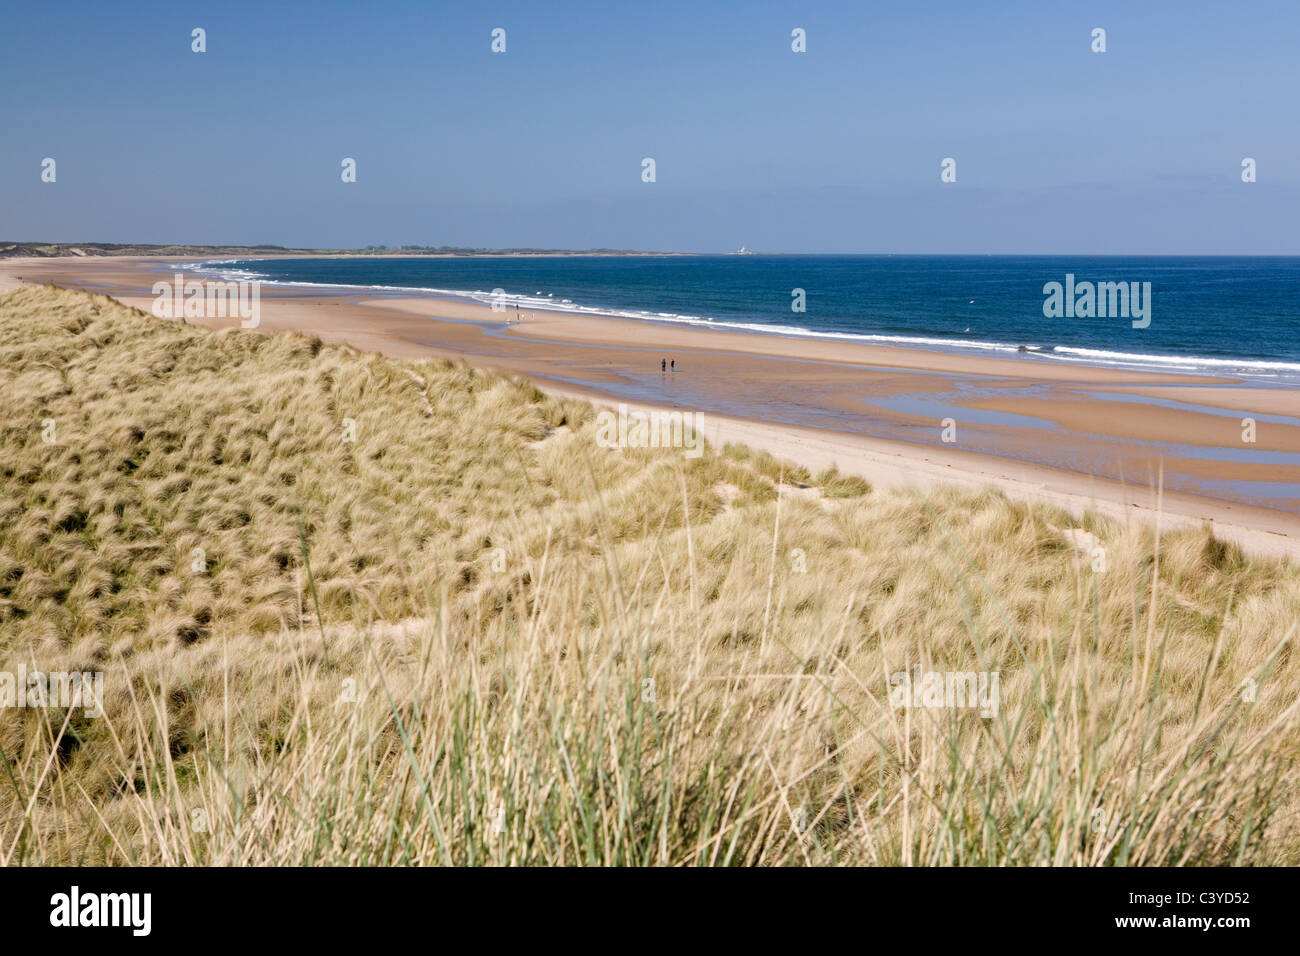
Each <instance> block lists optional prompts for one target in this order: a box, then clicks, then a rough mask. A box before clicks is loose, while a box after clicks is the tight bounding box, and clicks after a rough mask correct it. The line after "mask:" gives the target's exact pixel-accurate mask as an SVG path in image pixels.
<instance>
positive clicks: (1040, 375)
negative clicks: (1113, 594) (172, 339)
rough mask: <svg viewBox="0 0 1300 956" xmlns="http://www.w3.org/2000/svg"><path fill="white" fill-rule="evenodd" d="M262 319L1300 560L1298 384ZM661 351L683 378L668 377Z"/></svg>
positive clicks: (564, 332)
mask: <svg viewBox="0 0 1300 956" xmlns="http://www.w3.org/2000/svg"><path fill="white" fill-rule="evenodd" d="M177 261H180V260H177V259H171V260H167V259H141V258H111V257H104V258H75V259H65V258H59V259H10V260H5V261H3V262H0V287H4V286H12V285H15V284H18V283H19V282H20V281H21V282H24V283H28V282H36V283H50V284H54V285H58V286H63V287H67V288H76V289H82V290H85V291H89V292H99V293H105V294H108V295H112V296H113V297H115V298H117V299H119V300H121V301H123V302H125V303H127V304H129V305H133V306H136V307H138V308H141V309H143V310H145V311H148V310H149V308H150V306H151V304H152V302H153V296H152V294H151V291H150V287H151V286H152V284H153V283H154V282H155V281H157V280H158V279H159V278H162V277H164V276H165V275H166V274H167V273H168V272H169V271H170V269H171V267H172V266H173V265H174V264H175V263H176V262H177ZM305 292H306V293H307V294H304V293H305ZM210 324H212V325H215V326H221V325H235V324H237V322H236V321H235V320H230V319H227V320H213V321H212V322H211V323H210ZM260 329H261V331H267V332H270V331H280V330H296V331H301V332H308V333H313V334H316V335H319V336H320V337H321V338H322V339H324V340H326V341H335V342H347V343H349V344H351V345H353V346H355V347H357V348H361V349H366V350H373V351H378V352H382V353H384V354H388V355H392V356H396V357H403V358H418V357H421V356H443V357H448V358H460V359H464V360H466V361H469V362H471V363H473V364H476V365H482V366H488V367H494V368H500V369H505V370H508V371H510V372H513V373H516V374H519V375H523V376H526V377H528V378H529V379H531V380H533V381H535V382H536V383H537V384H538V385H539V386H541V387H543V388H545V389H547V390H549V391H552V392H558V393H567V394H575V395H582V396H584V397H586V398H590V399H592V400H594V401H597V402H603V403H617V402H628V403H630V404H634V405H637V406H640V407H675V408H682V409H687V410H694V411H698V412H700V413H702V414H703V416H704V420H705V422H706V426H705V432H706V435H707V436H708V437H709V439H710V440H712V441H715V442H729V441H739V442H744V443H746V444H749V445H752V446H755V447H759V448H763V449H766V450H768V451H771V452H772V453H774V454H777V455H779V456H781V457H785V458H788V459H790V460H793V461H796V462H798V463H800V464H803V465H805V466H807V467H809V468H821V467H824V466H826V465H829V464H832V463H834V464H836V465H837V466H838V467H839V468H840V469H841V470H843V471H846V472H849V473H853V474H859V475H862V476H863V477H865V478H867V479H868V480H870V481H871V482H873V483H874V484H877V485H880V486H887V487H888V486H914V487H921V488H925V487H929V486H932V485H934V484H935V483H940V482H954V483H958V484H964V485H972V486H974V485H987V484H992V485H995V486H997V487H999V488H1001V489H1002V490H1003V491H1005V492H1006V493H1007V494H1009V495H1011V496H1013V497H1018V498H1033V499H1039V500H1045V501H1050V502H1052V503H1054V504H1058V505H1061V506H1063V507H1065V508H1067V509H1069V510H1071V511H1074V512H1076V513H1080V512H1082V511H1083V510H1085V509H1087V508H1095V509H1096V510H1098V511H1100V512H1103V513H1107V514H1110V515H1117V516H1126V517H1133V518H1138V517H1141V518H1144V519H1150V518H1151V517H1152V516H1153V513H1154V512H1155V511H1156V509H1157V508H1158V509H1159V511H1160V520H1161V521H1162V522H1165V523H1166V524H1185V523H1188V522H1192V523H1200V522H1209V523H1211V524H1212V525H1213V526H1214V528H1215V530H1216V532H1217V533H1218V534H1219V535H1221V536H1222V537H1224V538H1226V539H1228V540H1232V541H1235V542H1237V543H1238V544H1240V545H1242V546H1243V547H1245V548H1247V549H1248V550H1250V551H1252V552H1255V553H1267V554H1297V555H1300V497H1297V496H1298V495H1300V392H1297V391H1296V390H1292V389H1285V388H1268V387H1255V386H1252V385H1247V384H1245V383H1242V382H1240V381H1239V380H1237V379H1234V378H1230V377H1205V376H1189V375H1175V374H1160V373H1149V372H1145V371H1125V370H1119V369H1113V368H1094V367H1088V366H1083V365H1077V364H1067V363H1061V362H1052V361H1050V360H1044V359H1041V358H1033V357H1026V358H1024V359H1018V358H1002V357H985V356H968V355H959V354H953V353H945V352H938V351H934V352H931V351H924V350H918V349H904V348H897V347H887V346H875V345H864V344H858V343H846V342H839V341H828V340H817V339H808V338H798V337H790V336H780V335H763V334H747V333H743V332H733V331H722V330H711V329H704V328H699V327H690V326H680V325H679V326H671V325H666V324H659V323H651V322H641V321H638V320H632V319H624V318H610V317H602V316H596V315H586V314H584V315H574V314H571V313H557V312H543V311H536V312H529V311H528V310H524V311H523V312H522V313H516V312H515V311H514V310H513V309H511V310H508V311H505V312H497V311H493V310H492V309H491V308H488V307H487V306H483V305H479V304H476V303H472V302H465V301H455V300H448V299H435V298H426V297H418V296H414V295H412V296H402V295H393V296H391V297H382V298H380V297H376V296H374V295H373V294H366V293H362V294H358V293H357V291H356V290H350V291H348V290H339V291H338V293H337V294H317V293H316V292H315V291H314V290H312V291H308V290H303V289H294V288H289V287H270V286H264V287H263V289H262V319H261V325H260ZM667 359H672V360H673V361H674V362H675V364H676V370H675V371H672V372H670V373H666V374H665V373H662V372H661V371H660V362H661V360H667ZM1246 418H1250V419H1253V420H1254V435H1253V438H1254V441H1253V442H1250V441H1246V440H1244V436H1245V434H1246V430H1245V428H1244V426H1243V419H1246ZM946 419H951V426H952V427H951V428H949V429H948V430H947V433H946V434H945V420H946ZM945 437H950V438H953V439H954V440H952V441H945ZM1162 486H1163V492H1161V487H1162Z"/></svg>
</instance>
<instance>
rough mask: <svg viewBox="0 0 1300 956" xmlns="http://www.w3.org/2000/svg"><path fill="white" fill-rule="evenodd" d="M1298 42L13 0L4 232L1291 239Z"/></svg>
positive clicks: (1268, 14) (5, 60)
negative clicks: (48, 172)
mask: <svg viewBox="0 0 1300 956" xmlns="http://www.w3.org/2000/svg"><path fill="white" fill-rule="evenodd" d="M196 26H197V27H203V28H204V29H206V31H207V46H208V49H207V52H206V53H203V54H195V53H192V52H191V50H190V42H191V41H190V31H191V29H192V28H194V27H196ZM494 27H502V28H504V29H505V30H506V39H507V51H506V53H504V54H494V53H492V52H491V50H490V43H491V35H490V34H491V31H492V29H493V28H494ZM795 27H802V28H803V29H804V30H806V31H807V46H808V50H807V52H806V53H802V54H796V53H793V52H792V51H791V49H790V43H791V40H790V32H791V30H792V29H794V28H795ZM1094 27H1102V28H1104V29H1105V30H1106V31H1107V52H1106V53H1104V54H1096V53H1093V52H1092V51H1091V49H1090V44H1091V32H1092V30H1093V28H1094ZM1298 50H1300V4H1297V3H1295V2H1294V0H1289V2H1269V3H1252V2H1249V0H1246V2H1223V3H1219V2H1201V0H1189V2H1143V3H1138V2H1134V0H1128V2H1122V3H1106V2H1101V3H1098V2H1089V3H1072V2H1044V0H1034V2H1021V0H1002V2H999V3H996V4H992V3H990V4H976V3H971V2H951V3H950V2H929V3H911V2H908V3H895V4H883V3H882V4H870V3H863V2H861V0H857V2H844V3H839V2H836V3H805V2H800V3H765V2H734V3H707V2H699V0H696V2H676V0H666V2H664V0H657V2H647V3H643V4H630V3H612V2H608V0H606V2H599V3H585V2H582V3H579V2H571V3H563V2H561V3H539V2H536V0H532V2H526V3H491V2H487V3H474V4H457V5H451V4H439V3H431V2H427V0H426V2H420V3H405V2H394V3H372V4H360V3H348V4H344V3H333V2H323V0H317V2H312V3H301V4H299V3H291V2H274V3H271V2H261V3H242V2H222V3H192V4H191V3H184V2H172V3H149V2H133V3H129V4H128V3H122V4H107V3H103V2H102V0H101V2H96V3H77V2H69V3H59V4H57V5H50V4H11V5H9V8H8V9H7V10H6V13H5V28H4V30H3V33H0V87H2V88H3V89H4V90H5V93H4V96H3V98H0V131H2V132H0V239H5V240H28V239H33V240H35V239H39V240H48V241H74V240H81V241H120V242H192V243H261V242H272V243H280V244H284V245H309V246H362V245H369V244H386V245H390V246H393V245H398V244H402V243H418V244H429V245H441V244H452V245H475V246H546V247H557V248H560V247H562V248H589V247H599V246H609V247H620V248H638V249H656V250H682V251H701V252H726V251H731V250H733V249H735V248H736V247H737V246H739V245H742V244H743V245H746V246H749V247H750V248H753V249H757V250H761V251H772V252H881V253H886V252H899V253H909V252H911V253H945V252H964V253H1003V252H1007V253H1035V252H1042V253H1171V254H1172V253H1225V254H1227V253H1261V254H1297V253H1300V240H1298V239H1297V229H1296V225H1295V220H1296V213H1297V210H1300V203H1298V202H1297V200H1300V122H1297V108H1296V102H1295V98H1296V91H1297V90H1298V89H1300V53H1297V51H1298ZM47 156H48V157H53V158H54V159H55V160H56V162H57V164H58V165H57V175H58V178H57V182H55V183H53V184H50V183H42V182H41V179H40V173H41V167H40V164H41V160H42V159H43V158H44V157H47ZM646 156H649V157H653V158H654V159H655V161H656V173H657V181H656V182H654V183H644V182H642V181H641V160H642V158H643V157H646ZM1247 156H1249V157H1252V158H1254V159H1255V160H1256V161H1257V163H1258V182H1255V183H1252V184H1245V183H1242V182H1241V177H1240V171H1241V161H1242V158H1243V157H1247ZM344 157H353V158H355V159H356V160H357V182H356V183H348V184H345V183H342V182H341V181H340V176H339V173H340V161H341V160H342V159H343V158H344ZM944 157H953V158H955V159H956V161H957V182H956V183H951V184H944V183H941V182H940V178H939V172H940V161H941V160H942V159H943V158H944Z"/></svg>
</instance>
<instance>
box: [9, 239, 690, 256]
mask: <svg viewBox="0 0 1300 956" xmlns="http://www.w3.org/2000/svg"><path fill="white" fill-rule="evenodd" d="M237 255H244V256H250V257H254V256H255V257H257V258H259V259H276V258H284V257H293V258H306V257H321V258H344V257H349V258H350V257H353V256H381V257H384V258H394V259H398V258H413V259H418V258H429V259H447V258H456V257H459V256H472V257H475V258H489V257H502V258H506V257H511V258H513V257H543V256H691V255H695V253H691V252H645V251H640V250H635V249H532V248H518V249H513V248H511V249H478V248H471V247H462V246H393V247H391V248H390V247H388V246H366V247H364V248H357V249H295V248H292V247H289V246H277V245H256V246H192V245H167V244H155V243H117V242H0V259H18V258H36V259H57V258H61V257H66V258H91V257H97V258H98V257H105V256H237Z"/></svg>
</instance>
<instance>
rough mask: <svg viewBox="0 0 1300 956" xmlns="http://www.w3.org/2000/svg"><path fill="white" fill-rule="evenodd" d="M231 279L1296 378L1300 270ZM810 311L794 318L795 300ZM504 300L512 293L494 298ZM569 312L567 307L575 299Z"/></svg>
mask: <svg viewBox="0 0 1300 956" xmlns="http://www.w3.org/2000/svg"><path fill="white" fill-rule="evenodd" d="M196 265H197V264H195V263H189V264H187V265H186V266H185V267H184V268H185V269H187V270H191V271H192V270H194V269H195V268H196ZM206 268H207V269H209V270H212V271H216V272H220V273H221V274H223V275H226V276H228V277H231V278H235V277H238V278H257V279H262V280H263V281H269V282H275V283H285V284H307V285H313V286H321V285H324V286H361V287H371V288H374V287H379V288H386V289H392V290H411V291H416V290H419V291H423V292H425V293H432V294H440V295H462V296H468V297H472V298H475V299H477V300H479V301H483V302H491V301H493V296H494V290H497V289H501V290H504V295H503V296H502V301H504V302H506V303H507V304H508V307H509V308H511V309H513V308H514V307H515V305H518V306H519V307H521V308H523V309H528V308H560V309H566V310H573V311H579V312H582V311H591V312H606V313H614V314H618V315H623V316H625V317H627V319H628V321H629V322H636V321H645V320H653V321H660V322H665V321H666V322H685V323H704V324H711V325H714V326H720V325H721V326H736V327H740V328H743V329H746V330H749V331H755V332H768V333H777V334H802V335H816V336H832V337H835V338H845V339H849V340H862V341H869V342H880V343H886V344H887V343H895V344H899V345H912V346H920V347H930V348H940V349H944V350H957V351H967V350H970V351H971V352H972V354H976V353H982V354H989V353H990V352H1000V351H1009V352H1017V351H1020V350H1021V348H1022V347H1023V348H1025V349H1029V350H1031V351H1032V352H1033V356H1032V357H1036V358H1038V359H1040V360H1042V361H1053V362H1054V361H1083V362H1087V363H1089V364H1109V365H1119V366H1124V367H1143V368H1161V369H1167V370H1186V371H1210V372H1216V373H1221V374H1241V375H1245V376H1247V377H1249V378H1251V379H1259V380H1261V381H1268V382H1273V383H1277V382H1279V380H1281V381H1290V380H1300V258H1261V257H1182V256H1179V257H1164V256H1161V257H1143V256H1105V257H1089V256H682V257H650V256H635V257H597V256H577V257H548V258H540V257H539V258H454V259H389V258H376V257H363V258H355V259H280V260H232V261H227V262H222V263H208V264H207V266H206ZM1067 273H1071V274H1073V275H1074V276H1075V282H1076V283H1082V282H1085V281H1087V282H1094V283H1096V282H1138V283H1146V282H1149V283H1150V284H1151V285H1150V290H1151V292H1150V303H1149V304H1150V312H1149V315H1150V320H1151V321H1150V325H1149V326H1148V327H1147V328H1141V329H1139V328H1133V326H1132V321H1131V319H1130V318H1122V317H1105V318H1102V317H1073V318H1065V317H1059V318H1049V317H1046V316H1045V315H1044V300H1045V298H1046V295H1045V294H1044V285H1045V283H1049V282H1059V283H1062V284H1064V283H1065V281H1066V274H1067ZM795 289H803V290H804V292H805V301H806V311H804V312H802V313H799V312H795V311H793V310H792V308H791V305H792V303H793V301H794V297H793V290H795ZM498 295H501V294H498ZM566 300H567V301H566Z"/></svg>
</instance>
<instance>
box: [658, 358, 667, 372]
mask: <svg viewBox="0 0 1300 956" xmlns="http://www.w3.org/2000/svg"><path fill="white" fill-rule="evenodd" d="M659 371H661V372H666V371H668V360H667V359H660V360H659Z"/></svg>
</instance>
